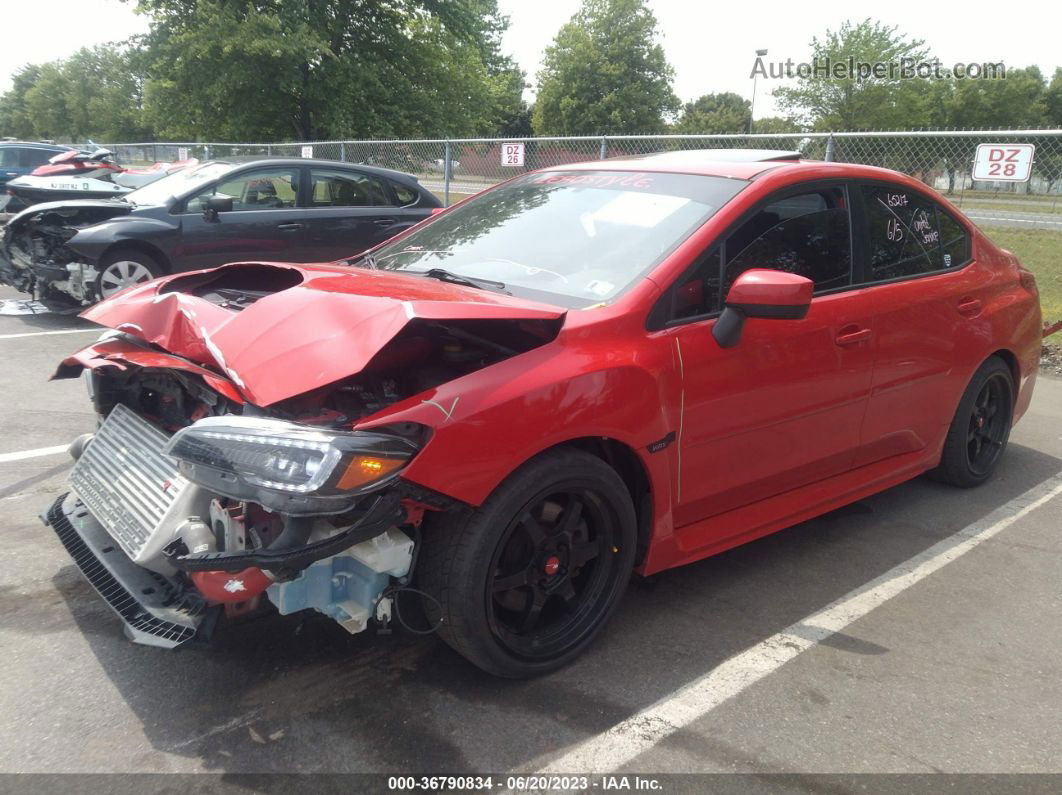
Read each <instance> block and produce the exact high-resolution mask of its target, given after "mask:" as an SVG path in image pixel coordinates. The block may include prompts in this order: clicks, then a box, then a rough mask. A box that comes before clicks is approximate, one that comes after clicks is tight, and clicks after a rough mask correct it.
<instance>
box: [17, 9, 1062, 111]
mask: <svg viewBox="0 0 1062 795" xmlns="http://www.w3.org/2000/svg"><path fill="white" fill-rule="evenodd" d="M134 5H135V2H127V3H122V2H119V0H30V2H19V1H18V0H6V2H5V3H4V4H3V20H4V22H3V25H4V33H5V35H4V39H3V46H0V92H3V91H6V90H7V89H8V88H9V87H10V79H9V78H10V75H11V73H12V72H13V71H14V70H15V69H17V68H18V67H19V66H21V65H22V64H25V63H43V62H45V61H50V60H54V59H56V58H62V57H64V56H67V55H69V54H70V53H71V52H73V51H74V50H76V49H77V48H79V47H82V46H91V45H93V44H102V43H105V42H108V41H120V40H122V39H125V38H128V37H129V36H132V35H134V34H136V33H143V32H145V31H146V30H147V21H146V20H145V18H144V17H142V16H139V15H137V14H135V13H134V12H133V6H134ZM499 5H500V6H501V9H502V12H503V13H505V14H507V15H508V16H509V18H510V22H511V25H510V28H509V30H508V32H507V33H506V35H505V38H504V40H503V48H504V50H505V51H506V52H507V53H509V54H510V55H512V56H513V57H514V58H515V59H516V61H517V63H519V64H520V66H521V67H522V68H523V69H524V71H525V72H527V74H528V79H529V81H530V82H531V83H532V84H533V83H534V79H535V74H536V73H537V72H538V70H539V67H540V66H541V62H542V53H543V51H544V50H545V48H546V47H547V46H548V45H549V44H550V42H551V41H552V40H553V37H554V36H555V35H556V33H557V30H558V29H559V28H560V27H561V25H563V24H564V23H565V22H567V21H568V20H569V19H570V18H571V17H572V15H573V14H574V13H575V12H576V11H577V10H578V8H579V5H580V0H499ZM649 6H650V8H652V10H653V12H654V13H655V14H656V18H657V22H658V23H659V25H658V28H659V31H660V34H661V44H663V46H664V51H665V53H666V54H667V58H668V61H669V62H670V63H671V65H672V66H673V67H674V68H675V72H676V77H675V84H674V88H675V93H676V94H677V95H678V96H679V98H680V99H681V100H683V101H688V100H692V99H695V98H696V97H698V96H700V95H701V94H706V93H710V92H717V91H733V92H735V93H738V94H740V95H742V96H745V97H750V98H751V95H752V83H753V81H752V79H751V78H750V77H749V75H750V73H751V70H752V67H753V64H754V61H755V50H757V49H766V50H767V51H768V56H767V59H766V60H769V61H775V60H778V61H785V60H786V59H787V58H792V59H793V60H794V61H802V60H806V59H807V58H808V56H809V44H810V42H811V38H812V36H814V35H822V33H823V32H824V31H825V30H826V29H828V28H837V27H838V26H839V25H840V23H841V22H842V21H843V20H844V17H841V16H835V15H834V12H833V10H832V9H834V8H836V7H837V6H836V5H835V4H831V3H825V2H819V3H798V2H794V0H787V2H780V1H779V0H756V2H744V3H712V2H706V1H705V0H649ZM816 12H821V13H816ZM864 16H872V17H873V18H875V19H878V20H880V21H882V22H884V23H886V24H889V25H897V26H899V28H900V30H901V31H903V32H904V33H906V34H907V35H908V36H909V37H911V38H921V39H925V40H926V42H927V45H928V46H929V48H930V50H931V51H932V53H933V54H935V55H936V56H938V57H939V58H940V59H941V61H942V62H943V63H944V64H945V65H951V64H952V63H955V62H959V61H961V62H969V61H978V62H983V61H991V62H997V61H1002V62H1003V63H1004V64H1006V65H1007V66H1008V67H1020V66H1028V65H1030V64H1036V65H1038V66H1039V67H1040V69H1041V70H1042V71H1043V72H1044V74H1046V75H1050V74H1052V73H1053V72H1054V70H1055V67H1056V66H1062V48H1060V46H1059V41H1060V39H1059V33H1058V31H1059V29H1060V23H1062V3H1059V2H1058V1H1057V0H1034V1H1032V2H1029V1H1028V0H1023V1H1022V2H1012V3H1009V4H1003V3H999V2H998V0H996V2H983V1H978V0H970V2H965V3H962V4H958V3H947V2H935V3H934V2H927V1H926V0H921V1H919V0H890V2H888V3H880V4H874V5H870V4H867V5H860V6H859V11H858V13H855V14H854V15H853V21H859V20H860V19H861V18H863V17H864ZM777 85H779V82H778V81H772V80H765V79H763V78H761V79H760V80H759V81H758V85H757V88H756V105H755V115H756V117H757V118H761V117H763V116H771V115H775V113H776V109H775V107H774V102H773V100H772V98H771V96H770V91H771V89H772V88H774V87H775V86H777ZM527 95H528V98H529V99H530V98H531V97H532V96H533V89H529V90H528V92H527Z"/></svg>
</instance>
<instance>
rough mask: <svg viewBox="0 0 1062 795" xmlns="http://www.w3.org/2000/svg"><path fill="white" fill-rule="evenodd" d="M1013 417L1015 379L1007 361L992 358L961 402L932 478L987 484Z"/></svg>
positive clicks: (963, 484)
mask: <svg viewBox="0 0 1062 795" xmlns="http://www.w3.org/2000/svg"><path fill="white" fill-rule="evenodd" d="M1013 417H1014V377H1013V376H1012V375H1011V374H1010V367H1008V366H1007V363H1006V362H1004V361H1003V360H1002V359H1000V358H999V357H997V356H991V357H989V358H988V359H987V360H985V363H984V364H982V365H981V366H980V367H979V368H978V370H977V372H976V373H974V376H973V378H971V379H970V383H969V385H968V386H967V387H966V391H965V392H964V393H963V396H962V399H961V400H960V401H959V408H958V409H957V410H956V412H955V417H954V419H953V420H952V422H951V427H950V428H949V429H948V436H947V438H946V439H945V440H944V450H943V454H942V455H941V458H940V466H938V467H937V468H936V469H935V470H933V472H932V473H931V474H932V475H933V477H934V478H935V479H937V480H940V481H943V482H945V483H951V484H952V485H954V486H962V487H964V488H969V487H971V486H979V485H981V484H982V483H984V482H985V481H986V480H988V479H989V478H990V477H991V476H992V473H993V472H994V471H995V468H996V465H997V464H998V463H999V459H1000V458H1001V457H1002V456H1003V451H1004V450H1005V449H1006V447H1007V440H1008V439H1009V438H1010V426H1011V421H1012V420H1013Z"/></svg>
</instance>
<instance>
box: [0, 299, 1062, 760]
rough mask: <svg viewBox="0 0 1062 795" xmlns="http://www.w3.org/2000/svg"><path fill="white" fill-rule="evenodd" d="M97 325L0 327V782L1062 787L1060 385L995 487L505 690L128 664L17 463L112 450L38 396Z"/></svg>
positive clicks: (371, 653)
mask: <svg viewBox="0 0 1062 795" xmlns="http://www.w3.org/2000/svg"><path fill="white" fill-rule="evenodd" d="M4 289H5V291H3V292H0V298H11V297H15V294H14V293H13V292H12V291H9V290H6V288H4ZM86 328H87V324H85V323H83V322H82V321H79V320H78V319H76V318H73V317H62V316H0V356H2V357H3V362H4V378H3V390H2V397H3V405H4V411H3V414H2V415H0V506H2V511H3V513H2V524H0V528H2V535H0V538H2V539H3V541H4V545H3V552H2V553H0V648H2V649H3V665H2V666H0V715H2V716H3V723H2V730H3V737H4V739H3V741H2V742H0V771H2V772H123V771H128V772H178V771H184V772H207V771H210V772H224V773H236V772H310V771H313V772H383V773H389V774H411V773H443V772H451V773H488V772H493V773H504V772H508V771H521V772H526V773H530V772H535V771H540V770H550V769H555V770H562V771H565V772H573V773H575V772H590V771H591V770H596V771H597V772H608V771H611V770H618V771H629V772H643V773H662V772H748V773H780V772H809V773H816V772H824V773H837V772H845V773H864V772H866V773H870V772H874V773H886V772H888V773H904V772H908V773H923V772H933V771H945V772H985V773H1008V772H1060V771H1062V761H1060V757H1059V748H1062V718H1060V714H1059V705H1060V704H1062V632H1060V631H1059V628H1060V627H1062V590H1060V587H1059V583H1060V582H1062V540H1060V532H1059V531H1060V525H1062V380H1055V379H1049V378H1045V377H1042V378H1041V380H1040V382H1039V384H1038V387H1037V392H1036V397H1035V401H1034V404H1033V407H1032V409H1031V410H1030V412H1029V414H1028V415H1027V416H1026V418H1025V419H1024V420H1023V422H1022V423H1021V424H1020V425H1019V426H1018V427H1016V428H1015V430H1014V433H1013V435H1012V438H1011V446H1010V449H1009V451H1008V453H1007V455H1006V458H1005V460H1004V461H1003V463H1002V465H1001V469H1000V471H999V473H998V476H997V477H996V478H995V479H994V480H993V481H992V482H990V483H989V484H988V485H986V486H984V487H982V488H980V489H977V490H974V491H959V490H955V489H952V488H949V487H945V486H942V485H939V484H936V483H933V482H930V481H928V480H926V479H924V478H922V479H917V480H915V481H912V482H910V483H907V484H905V485H902V486H900V487H897V488H894V489H891V490H890V491H888V492H885V493H883V494H879V495H876V496H874V497H872V498H870V499H867V500H863V501H861V502H859V503H857V504H855V505H852V506H850V507H848V508H846V509H843V510H840V511H836V512H834V513H831V514H829V515H827V516H824V517H821V518H819V519H817V520H814V521H811V522H807V523H805V524H802V525H799V526H797V527H794V528H791V529H789V530H786V531H784V532H781V533H778V534H776V535H774V536H772V537H769V538H766V539H764V540H761V541H758V542H756V543H753V544H750V545H748V546H745V547H743V548H740V549H737V550H734V551H731V552H729V553H726V554H724V555H721V556H718V557H716V558H713V559H710V560H707V561H703V562H701V563H698V564H695V565H692V566H688V567H686V568H683V569H679V570H675V571H672V572H667V573H664V574H662V575H659V576H657V577H655V578H654V579H653V580H652V581H650V582H640V583H638V584H636V585H634V586H633V587H632V588H631V589H630V590H629V591H628V594H627V596H626V597H625V599H624V602H623V604H622V606H621V610H620V612H619V614H618V615H617V617H616V618H615V619H614V620H613V622H612V624H611V625H610V627H609V629H608V630H607V632H606V633H605V635H604V637H603V638H602V639H601V640H600V641H599V642H598V643H597V644H596V645H595V646H594V647H593V648H592V649H591V650H590V652H589V653H588V654H587V655H585V657H583V658H582V659H581V660H579V661H578V662H577V663H575V664H574V665H572V666H570V667H569V668H567V669H566V670H563V671H561V672H559V673H557V674H554V675H552V676H549V677H546V678H543V679H539V680H536V681H531V682H507V681H500V680H496V679H492V678H490V677H488V676H486V675H485V674H482V673H481V672H479V671H478V670H477V669H475V668H473V667H472V666H471V665H469V664H468V663H466V662H465V661H464V660H463V659H462V658H460V657H458V656H457V655H456V654H455V653H453V652H451V651H450V650H449V649H448V648H447V647H446V646H445V645H443V644H442V643H441V642H439V641H437V640H436V639H434V638H430V637H429V638H421V637H413V636H408V635H403V634H397V633H396V634H394V635H388V636H378V635H375V634H372V633H371V632H370V633H364V634H362V635H357V636H349V635H347V634H346V633H345V632H344V631H343V630H342V629H341V628H340V627H339V626H337V625H335V624H333V623H332V622H330V621H329V620H327V619H316V618H313V617H310V618H308V619H303V618H301V617H299V616H288V617H276V616H274V617H268V618H265V619H260V620H256V621H253V622H248V623H244V624H240V625H231V626H227V627H222V630H224V631H219V633H218V634H217V636H216V637H215V641H214V643H213V644H212V645H211V646H210V647H206V648H186V649H182V650H179V651H176V652H166V651H160V650H157V649H152V648H146V647H142V646H134V645H132V644H130V643H129V642H128V641H126V640H125V638H124V636H123V634H122V630H121V626H120V624H119V622H118V620H117V619H116V618H115V617H114V616H113V614H112V613H111V611H110V610H109V608H108V607H107V606H106V605H105V604H104V603H103V602H102V601H101V600H100V599H99V598H97V597H96V595H95V593H94V592H93V591H92V589H91V587H90V586H89V585H88V584H87V583H86V582H85V581H84V580H83V579H82V577H81V575H80V574H79V573H78V571H77V569H76V568H75V567H74V566H73V564H72V563H71V561H70V559H69V558H68V556H67V554H66V552H65V551H64V550H63V549H62V547H61V545H60V544H59V542H58V540H57V539H56V538H55V537H54V536H52V535H51V532H50V531H49V530H47V529H46V528H45V527H44V526H43V525H42V524H41V523H40V521H39V520H38V519H37V513H38V511H40V510H41V509H42V508H43V507H44V506H46V505H47V504H48V503H49V502H51V501H52V500H53V499H54V498H55V496H56V495H57V494H59V493H60V492H61V491H63V480H64V475H65V471H66V470H67V468H68V467H69V459H68V458H67V457H66V456H65V455H64V454H61V453H54V452H53V453H50V454H43V455H36V456H29V457H27V456H25V455H24V451H33V450H40V449H46V448H53V447H57V446H60V445H64V444H66V443H67V442H69V441H70V440H71V439H72V438H73V437H74V436H76V435H78V434H80V433H83V432H85V431H89V430H91V429H92V427H93V417H92V415H91V413H90V411H89V406H88V402H87V400H86V398H85V395H84V387H83V386H82V384H81V383H80V382H78V381H62V382H51V383H49V382H48V381H47V378H48V376H49V375H50V373H51V372H52V370H53V369H54V367H55V365H56V364H57V362H58V361H59V359H60V358H62V356H63V355H65V354H66V353H68V352H70V351H72V350H74V349H76V348H78V347H80V346H82V345H84V344H87V343H88V342H90V341H91V340H92V339H93V334H92V333H91V330H89V331H86V330H84V329H86ZM71 331H72V333H59V332H71Z"/></svg>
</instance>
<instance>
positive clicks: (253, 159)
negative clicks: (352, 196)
mask: <svg viewBox="0 0 1062 795" xmlns="http://www.w3.org/2000/svg"><path fill="white" fill-rule="evenodd" d="M209 162H213V163H231V164H232V165H234V166H240V167H241V168H243V167H244V166H251V165H259V164H260V165H269V166H278V165H279V166H307V165H308V166H321V167H324V168H337V167H338V168H352V169H356V170H358V171H364V172H366V173H368V174H376V175H378V176H381V177H388V178H390V179H395V178H396V177H397V178H402V179H406V180H413V181H414V182H417V177H416V176H415V175H414V174H407V173H406V172H405V171H397V170H395V169H393V168H383V167H382V166H370V165H368V164H367V163H351V162H349V161H347V160H325V159H323V158H313V157H262V156H255V155H240V156H236V157H221V158H216V159H213V160H211V161H209Z"/></svg>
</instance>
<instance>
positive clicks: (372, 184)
mask: <svg viewBox="0 0 1062 795" xmlns="http://www.w3.org/2000/svg"><path fill="white" fill-rule="evenodd" d="M310 186H311V191H310V194H311V196H312V199H311V204H312V205H313V206H314V207H390V206H392V205H393V204H394V202H392V201H391V197H390V196H389V195H388V193H387V188H385V187H384V184H383V182H382V181H380V180H379V179H376V178H375V177H370V176H368V175H367V174H358V173H356V172H353V171H340V170H335V171H330V170H324V169H316V168H315V169H313V170H311V171H310Z"/></svg>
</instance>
